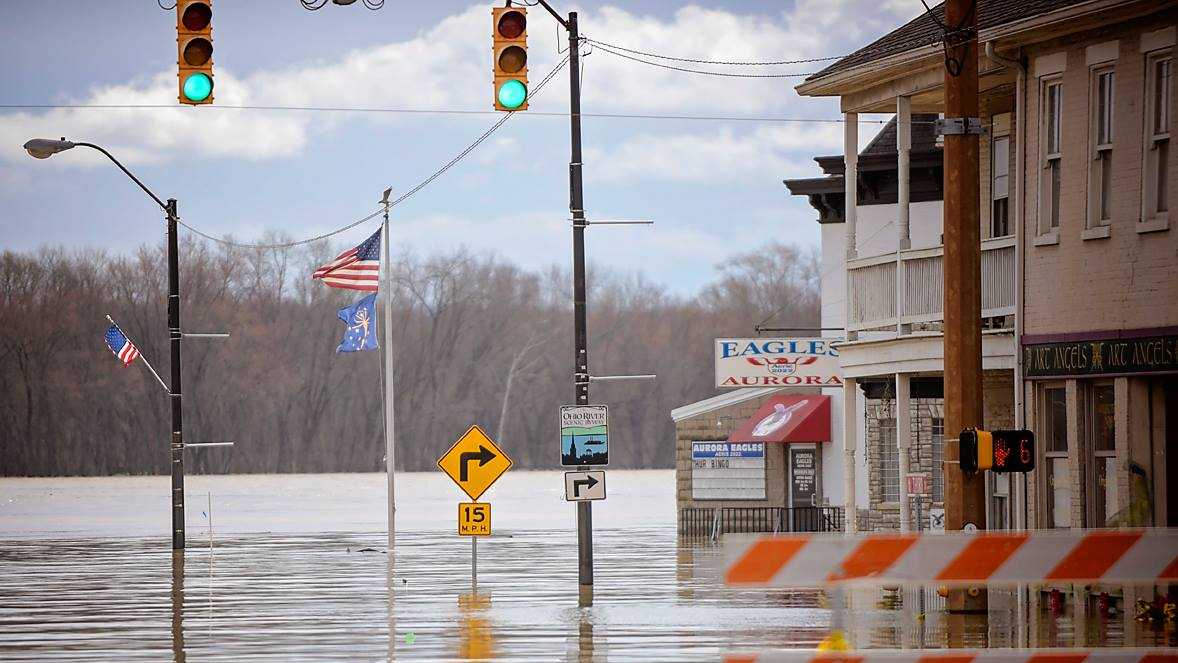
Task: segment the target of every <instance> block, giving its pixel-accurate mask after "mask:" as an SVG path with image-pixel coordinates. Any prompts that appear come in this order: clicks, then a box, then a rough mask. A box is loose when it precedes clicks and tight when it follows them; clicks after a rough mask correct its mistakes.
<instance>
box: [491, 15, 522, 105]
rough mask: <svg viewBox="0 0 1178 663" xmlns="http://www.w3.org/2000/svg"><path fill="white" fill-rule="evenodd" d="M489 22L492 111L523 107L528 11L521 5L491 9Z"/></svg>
mask: <svg viewBox="0 0 1178 663" xmlns="http://www.w3.org/2000/svg"><path fill="white" fill-rule="evenodd" d="M491 21H492V25H491V35H492V37H493V39H494V45H493V47H492V49H491V51H492V53H491V54H492V57H493V58H494V72H495V110H502V111H521V110H527V108H528V10H527V9H526V8H524V7H511V6H508V7H495V8H494V9H492V10H491Z"/></svg>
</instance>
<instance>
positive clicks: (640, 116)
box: [0, 104, 917, 124]
mask: <svg viewBox="0 0 1178 663" xmlns="http://www.w3.org/2000/svg"><path fill="white" fill-rule="evenodd" d="M0 109H8V110H18V109H29V110H59V109H66V110H173V109H177V106H176V104H0ZM217 110H256V111H289V112H312V113H403V114H411V115H500V114H501V111H493V110H474V109H452V108H381V107H373V106H259V105H232V104H216V105H210V106H204V107H202V109H201V111H200V112H202V113H205V112H211V111H217ZM524 115H525V116H533V117H568V116H569V114H568V113H561V112H551V111H535V110H529V111H528V112H527V113H525V114H524ZM581 117H595V118H602V119H621V120H689V121H705V122H764V123H785V122H801V123H828V124H843V123H844V122H846V120H843V119H842V118H821V117H774V116H769V115H661V114H657V113H581ZM887 122H888V121H887V120H867V119H860V120H859V123H860V124H886V123H887ZM916 123H917V122H914V124H916Z"/></svg>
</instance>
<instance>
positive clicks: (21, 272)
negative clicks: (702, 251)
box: [0, 236, 820, 476]
mask: <svg viewBox="0 0 1178 663" xmlns="http://www.w3.org/2000/svg"><path fill="white" fill-rule="evenodd" d="M269 239H279V238H278V237H273V236H271V237H270V238H269ZM338 249H339V247H334V248H333V247H331V246H329V245H328V243H327V242H319V243H317V244H313V245H308V246H304V247H299V248H294V249H273V250H256V249H245V248H235V247H231V246H227V245H224V244H219V243H217V244H215V243H211V242H205V241H197V240H191V241H185V242H183V243H182V245H181V258H180V270H181V297H182V300H181V301H182V323H183V329H184V331H187V332H220V331H228V332H230V333H231V336H230V338H229V339H227V340H211V339H196V338H194V339H188V340H185V341H184V347H183V353H182V354H183V399H184V433H185V440H186V441H188V442H219V441H232V442H235V445H234V446H232V447H212V448H206V449H201V450H192V451H190V452H188V455H187V457H186V459H185V462H186V464H187V468H188V469H189V471H193V472H205V473H237V472H339V471H377V470H380V469H382V468H383V462H384V461H383V458H384V436H383V435H384V433H383V430H384V429H383V416H382V409H381V408H382V401H383V398H382V391H381V389H382V376H383V372H382V370H381V361H380V353H379V352H359V353H349V354H338V353H336V352H335V348H336V345H337V344H338V343H339V341H340V339H341V337H342V335H343V324H342V323H341V322H340V321H339V320H338V319H337V318H336V311H337V309H339V308H340V307H342V306H345V305H348V304H350V303H352V302H354V301H355V300H356V299H357V298H358V296H357V293H355V292H351V291H343V290H338V289H333V288H327V287H324V286H323V285H322V284H320V283H318V282H315V281H312V280H311V279H310V278H309V276H310V274H311V272H312V271H313V270H314V268H315V267H316V266H318V265H320V264H323V263H325V262H327V261H328V260H330V259H331V258H332V257H333V256H334V255H335V254H336V253H337V251H338ZM393 263H394V264H393V284H394V289H393V305H392V309H393V317H394V325H393V330H392V336H393V339H392V346H393V347H392V351H393V358H394V361H395V365H396V371H395V385H394V391H393V393H394V396H395V400H396V405H395V414H396V417H395V422H396V423H395V426H396V440H397V458H396V459H397V467H398V469H403V470H426V469H431V468H433V467H434V462H435V460H436V459H437V457H438V455H439V454H440V453H441V452H443V451H444V450H445V449H446V448H447V447H448V446H449V445H450V444H451V443H452V442H453V441H454V439H456V438H457V436H458V435H460V434H461V433H462V432H463V431H464V430H465V429H466V428H467V427H468V426H469V425H470V424H473V423H477V424H479V425H481V426H482V427H483V428H484V430H486V431H487V432H488V433H489V434H491V435H492V436H493V437H495V439H496V440H497V441H498V442H500V443H501V445H502V446H503V447H504V448H505V449H506V450H507V451H508V453H509V454H511V455H512V457H513V459H514V460H515V461H516V463H517V465H518V466H519V467H523V468H546V467H556V466H557V465H558V464H559V460H560V456H559V453H560V452H559V445H558V441H559V435H558V418H557V411H558V408H559V406H560V405H562V404H568V403H570V402H572V396H573V389H572V366H573V350H572V307H571V288H572V280H571V277H570V275H569V273H568V272H567V270H562V269H559V268H556V267H552V268H549V269H547V270H540V271H529V270H525V269H521V268H520V267H518V266H516V265H513V264H512V263H510V262H508V261H506V260H503V259H501V258H498V257H494V256H492V257H483V256H476V255H472V254H471V253H468V252H467V251H465V250H461V249H458V250H454V251H450V252H446V253H439V254H435V255H429V256H417V255H412V254H406V255H399V256H395V257H394V260H393ZM166 265H167V261H166V257H165V254H164V250H163V248H162V247H161V246H142V247H140V248H139V249H138V250H137V251H135V252H134V253H133V254H129V255H127V254H118V255H111V254H107V253H105V252H100V251H75V252H69V251H66V250H64V249H61V248H44V249H41V250H39V251H34V252H25V253H18V252H12V251H5V252H3V253H2V254H0V321H2V322H0V327H2V328H0V475H3V476H27V475H31V476H46V475H108V474H165V473H167V472H168V466H167V463H168V440H169V434H168V429H169V423H170V416H169V404H168V398H167V395H166V393H165V392H164V389H163V388H162V387H161V385H160V384H159V383H158V382H156V380H155V378H153V377H152V376H151V375H150V374H149V373H148V372H147V370H146V369H145V368H144V367H143V366H141V365H140V361H136V363H135V364H133V365H132V366H130V367H127V368H123V367H122V366H121V365H120V364H119V362H118V361H117V360H116V359H115V358H114V357H113V355H111V353H110V351H109V350H108V349H107V348H106V345H105V343H104V341H103V334H104V331H105V329H106V327H107V324H108V323H107V322H106V319H105V315H106V314H108V313H109V314H110V315H111V316H112V317H113V318H114V319H115V320H116V321H117V322H118V323H119V325H120V326H121V327H122V328H123V329H124V330H125V331H126V333H127V334H128V336H130V337H131V339H132V340H133V341H134V342H135V344H136V345H137V346H138V347H139V349H140V351H141V352H142V354H143V356H144V357H146V358H147V359H148V360H150V361H151V362H152V365H153V366H154V367H155V368H156V370H157V371H159V373H160V376H161V377H162V378H163V379H164V380H165V381H167V379H168V336H167V322H166V320H167V300H166V294H167V292H166V291H167V274H166ZM710 267H711V266H703V268H710ZM819 276H820V275H819V261H818V257H817V255H816V252H815V251H813V250H809V249H800V248H798V247H794V246H788V245H782V244H771V245H768V246H766V247H765V248H764V249H763V250H760V251H756V252H753V253H749V254H745V255H739V256H736V257H734V258H731V259H728V260H725V261H724V262H723V263H722V264H720V265H717V266H716V276H715V279H714V280H713V281H712V282H711V283H710V284H709V285H707V286H706V287H704V288H702V289H701V290H700V291H699V292H698V293H697V294H696V295H694V296H683V295H676V294H673V293H671V292H669V291H668V290H667V289H666V288H665V287H663V286H661V285H659V284H657V283H652V282H651V281H649V280H648V279H646V278H644V277H643V276H642V275H641V274H640V273H618V272H612V271H609V270H605V269H600V268H596V267H593V266H591V267H590V270H589V275H588V284H589V356H590V364H591V367H592V369H593V371H594V372H595V373H596V374H599V375H609V374H631V373H655V374H657V375H658V379H657V381H654V382H624V383H597V384H595V385H594V387H593V393H592V398H593V402H595V403H605V404H608V405H609V406H610V447H611V448H610V464H611V466H614V467H622V468H647V467H670V466H672V465H673V463H674V447H675V434H674V425H673V423H672V422H671V419H670V411H671V409H672V408H675V407H678V406H680V405H684V404H687V403H691V402H694V401H697V400H700V399H703V398H707V397H709V396H712V395H715V394H716V393H718V390H717V389H715V388H714V387H713V362H712V339H714V338H716V337H719V336H752V335H754V334H753V326H754V325H755V324H757V323H758V322H760V321H762V320H764V319H766V318H771V321H772V323H774V324H780V325H782V326H802V327H807V326H815V325H816V323H817V322H818V319H819V292H818V287H819ZM384 350H385V348H382V351H384Z"/></svg>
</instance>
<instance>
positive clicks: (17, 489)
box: [0, 471, 1175, 662]
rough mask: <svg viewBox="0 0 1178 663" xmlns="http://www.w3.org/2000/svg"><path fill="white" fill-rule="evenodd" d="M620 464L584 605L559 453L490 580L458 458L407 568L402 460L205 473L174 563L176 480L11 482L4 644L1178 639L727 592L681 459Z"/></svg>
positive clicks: (437, 480)
mask: <svg viewBox="0 0 1178 663" xmlns="http://www.w3.org/2000/svg"><path fill="white" fill-rule="evenodd" d="M608 480H609V486H608V488H609V499H607V500H605V501H604V502H598V503H596V504H595V508H594V531H595V532H594V552H595V563H596V574H595V600H594V605H592V606H591V607H584V608H582V607H578V605H577V556H576V555H577V544H576V531H575V509H574V507H573V506H572V505H570V504H568V503H566V502H565V501H564V500H563V483H562V478H561V475H560V473H558V472H521V471H513V472H509V473H508V474H507V475H505V477H504V478H503V479H501V480H500V482H499V483H498V484H497V485H496V486H495V487H494V488H492V490H491V491H489V492H488V493H487V495H485V496H484V499H483V501H489V502H491V503H492V504H493V513H492V524H493V529H494V533H495V536H493V537H491V538H484V539H481V540H480V541H479V544H478V563H479V565H478V584H477V592H475V591H472V584H471V542H470V539H467V538H464V537H459V536H457V535H456V534H455V531H454V530H455V527H456V517H457V507H456V504H457V502H459V501H460V500H459V497H460V493H459V491H458V490H457V489H456V488H455V487H454V486H453V484H451V483H450V481H449V479H447V478H446V477H445V476H443V475H441V473H438V472H433V473H405V474H398V475H397V505H398V512H397V530H398V531H397V540H396V546H395V556H394V557H395V560H394V561H395V568H394V570H393V572H392V573H393V576H392V582H391V583H390V581H389V579H390V576H389V573H390V571H389V556H388V555H387V538H386V535H385V501H384V500H385V477H384V475H380V474H348V475H269V476H251V475H236V476H195V477H189V478H188V481H187V485H186V487H187V503H186V509H187V528H188V544H189V548H188V550H187V552H186V554H185V555H184V556H183V558H182V560H181V561H177V562H175V563H174V561H173V556H172V554H171V550H170V539H169V538H168V535H167V530H168V527H169V525H168V522H169V517H170V512H169V509H168V505H167V494H168V485H169V484H168V478H167V477H113V478H95V479H76V478H71V479H2V480H0V660H4V661H45V660H109V661H123V660H152V661H159V660H175V661H185V660H192V661H328V660H352V661H376V660H392V659H394V658H395V659H396V660H431V661H445V660H486V659H498V660H512V661H578V662H581V661H668V660H692V661H715V660H720V658H721V657H722V656H723V655H724V654H727V653H731V652H736V651H755V650H762V649H769V648H782V647H795V648H796V647H808V648H813V647H814V646H815V645H816V644H817V643H818V642H819V641H820V640H821V639H822V638H823V637H825V636H826V635H827V634H828V633H829V632H830V629H831V627H832V624H834V625H837V626H840V627H841V628H843V629H845V630H846V632H847V633H848V637H849V639H850V641H851V644H852V645H853V646H856V647H889V648H892V647H920V646H925V647H941V646H945V645H946V644H948V643H949V640H950V638H956V639H957V641H960V642H964V643H965V644H970V645H974V646H987V645H988V646H996V647H1009V646H1019V645H1031V646H1087V645H1097V644H1102V645H1112V646H1115V645H1121V644H1134V645H1157V644H1169V645H1171V646H1172V645H1174V644H1175V643H1174V642H1172V639H1173V633H1172V632H1166V631H1164V630H1163V631H1154V630H1151V629H1148V628H1144V627H1140V626H1139V625H1137V624H1136V623H1135V622H1134V621H1133V620H1132V619H1128V618H1125V617H1124V616H1122V615H1119V614H1118V615H1114V616H1107V615H1090V616H1086V617H1084V616H1081V617H1077V616H1076V614H1074V611H1073V610H1071V609H1070V608H1065V609H1064V610H1062V611H1060V613H1059V614H1053V613H1049V612H1047V611H1046V610H1044V611H1033V613H1034V614H1030V615H1028V614H1027V613H1025V612H1024V613H1020V612H1019V611H1017V610H1015V609H1014V608H1013V607H1011V606H1012V605H1013V603H1012V602H1011V601H1009V600H1008V599H1009V597H1006V596H1005V595H1000V594H997V593H996V594H995V595H994V596H992V600H991V604H992V607H991V614H990V616H989V619H988V622H987V621H985V620H983V619H982V618H979V617H969V618H949V617H947V616H945V615H944V614H943V613H941V612H939V611H938V610H937V606H936V598H935V595H929V594H930V593H929V592H926V599H925V600H926V604H925V607H924V612H925V613H926V617H924V618H920V609H919V607H918V598H917V594H916V592H915V591H912V590H908V591H905V592H888V591H873V592H871V593H866V594H864V593H857V594H856V595H854V596H852V597H850V606H851V608H850V609H847V608H840V609H838V610H833V611H832V610H831V609H830V607H829V606H830V605H832V603H833V604H834V605H846V604H842V603H839V602H838V601H837V600H836V599H837V597H825V596H823V595H822V594H821V593H819V592H816V591H796V590H795V591H791V590H747V589H744V590H733V589H727V588H724V587H723V586H721V584H720V582H719V581H718V579H717V572H716V566H717V561H718V557H719V552H720V550H719V548H718V547H716V546H715V545H714V544H712V543H711V542H707V541H704V542H686V541H681V540H680V539H679V538H678V537H677V535H676V531H675V504H674V493H673V491H674V474H673V472H671V471H610V473H609V475H608ZM462 497H465V496H462ZM210 506H211V509H210ZM210 513H211V516H212V518H211V520H212V527H211V531H210V527H209V523H210V517H209V516H210ZM390 585H391V587H390ZM905 602H907V603H908V605H907V606H905V605H904V603H905ZM390 604H391V605H393V606H394V607H393V610H391V611H390V610H389V605H390ZM954 620H958V621H954ZM1076 624H1079V625H1080V626H1079V628H1077V627H1076V626H1075V625H1076ZM390 634H392V638H391V640H390ZM390 645H391V646H390Z"/></svg>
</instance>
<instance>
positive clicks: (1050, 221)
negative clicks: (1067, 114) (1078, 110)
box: [1039, 78, 1063, 235]
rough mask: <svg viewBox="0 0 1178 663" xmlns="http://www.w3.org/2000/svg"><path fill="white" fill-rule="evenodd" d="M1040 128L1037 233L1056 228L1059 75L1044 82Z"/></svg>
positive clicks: (1060, 122)
mask: <svg viewBox="0 0 1178 663" xmlns="http://www.w3.org/2000/svg"><path fill="white" fill-rule="evenodd" d="M1040 115H1041V116H1042V128H1041V132H1040V137H1039V151H1040V153H1041V159H1040V161H1041V164H1040V165H1041V170H1042V172H1041V175H1040V178H1039V234H1041V235H1043V234H1047V233H1051V232H1053V231H1057V230H1058V229H1059V204H1060V167H1061V163H1060V162H1061V156H1060V150H1061V149H1062V148H1061V142H1062V138H1063V133H1062V131H1063V84H1062V83H1061V82H1060V80H1059V79H1058V78H1055V79H1050V80H1044V81H1043V96H1042V112H1041V113H1040Z"/></svg>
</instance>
